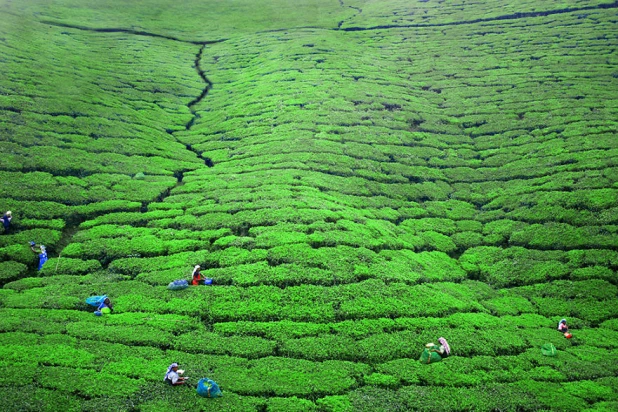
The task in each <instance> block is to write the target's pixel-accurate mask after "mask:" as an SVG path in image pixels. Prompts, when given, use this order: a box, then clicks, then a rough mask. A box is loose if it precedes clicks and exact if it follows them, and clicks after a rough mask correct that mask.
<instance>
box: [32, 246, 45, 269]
mask: <svg viewBox="0 0 618 412" xmlns="http://www.w3.org/2000/svg"><path fill="white" fill-rule="evenodd" d="M35 246H36V243H35V242H33V241H30V249H31V250H32V251H33V252H34V253H37V254H38V255H39V268H38V269H37V270H41V268H42V267H43V265H44V264H45V262H47V249H45V245H39V250H36V249H35Z"/></svg>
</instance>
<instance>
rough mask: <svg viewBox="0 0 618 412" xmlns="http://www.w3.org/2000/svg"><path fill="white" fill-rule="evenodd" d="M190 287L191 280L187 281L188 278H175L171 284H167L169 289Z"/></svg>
mask: <svg viewBox="0 0 618 412" xmlns="http://www.w3.org/2000/svg"><path fill="white" fill-rule="evenodd" d="M188 287H189V281H187V280H186V279H181V280H175V281H173V282H171V283H170V284H169V285H167V288H168V289H169V290H182V289H186V288H188Z"/></svg>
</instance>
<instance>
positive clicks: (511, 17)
mask: <svg viewBox="0 0 618 412" xmlns="http://www.w3.org/2000/svg"><path fill="white" fill-rule="evenodd" d="M340 3H341V4H342V5H343V2H342V1H340ZM614 8H618V1H615V2H613V3H606V4H599V5H596V6H585V7H568V8H564V9H557V10H547V11H529V12H521V13H513V14H505V15H502V16H496V17H487V18H481V19H474V20H464V21H452V22H447V23H427V24H401V25H397V24H393V25H383V26H372V27H345V28H341V24H340V25H339V27H337V28H336V29H333V30H342V31H363V30H382V29H406V28H417V27H418V28H423V27H447V26H459V25H464V24H477V23H485V22H490V21H499V20H517V19H523V18H529V17H545V16H550V15H553V14H564V13H573V12H578V11H588V10H599V9H614ZM341 23H343V22H341Z"/></svg>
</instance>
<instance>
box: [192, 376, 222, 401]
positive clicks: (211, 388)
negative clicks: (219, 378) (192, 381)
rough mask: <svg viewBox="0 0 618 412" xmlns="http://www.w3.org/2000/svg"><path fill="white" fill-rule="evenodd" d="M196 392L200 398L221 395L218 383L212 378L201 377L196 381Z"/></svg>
mask: <svg viewBox="0 0 618 412" xmlns="http://www.w3.org/2000/svg"><path fill="white" fill-rule="evenodd" d="M197 394H198V395H200V396H201V397H202V398H218V397H221V396H223V393H221V389H219V385H217V383H216V382H215V381H213V380H212V379H208V378H202V379H200V381H199V382H198V383H197Z"/></svg>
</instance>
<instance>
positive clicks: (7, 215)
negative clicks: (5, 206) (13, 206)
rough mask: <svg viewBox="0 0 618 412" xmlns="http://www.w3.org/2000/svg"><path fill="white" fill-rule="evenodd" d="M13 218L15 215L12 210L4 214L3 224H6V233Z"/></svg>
mask: <svg viewBox="0 0 618 412" xmlns="http://www.w3.org/2000/svg"><path fill="white" fill-rule="evenodd" d="M11 219H13V215H12V213H11V211H10V210H9V211H7V212H6V213H5V214H4V215H2V224H3V225H4V233H5V234H6V233H9V229H10V228H11Z"/></svg>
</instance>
